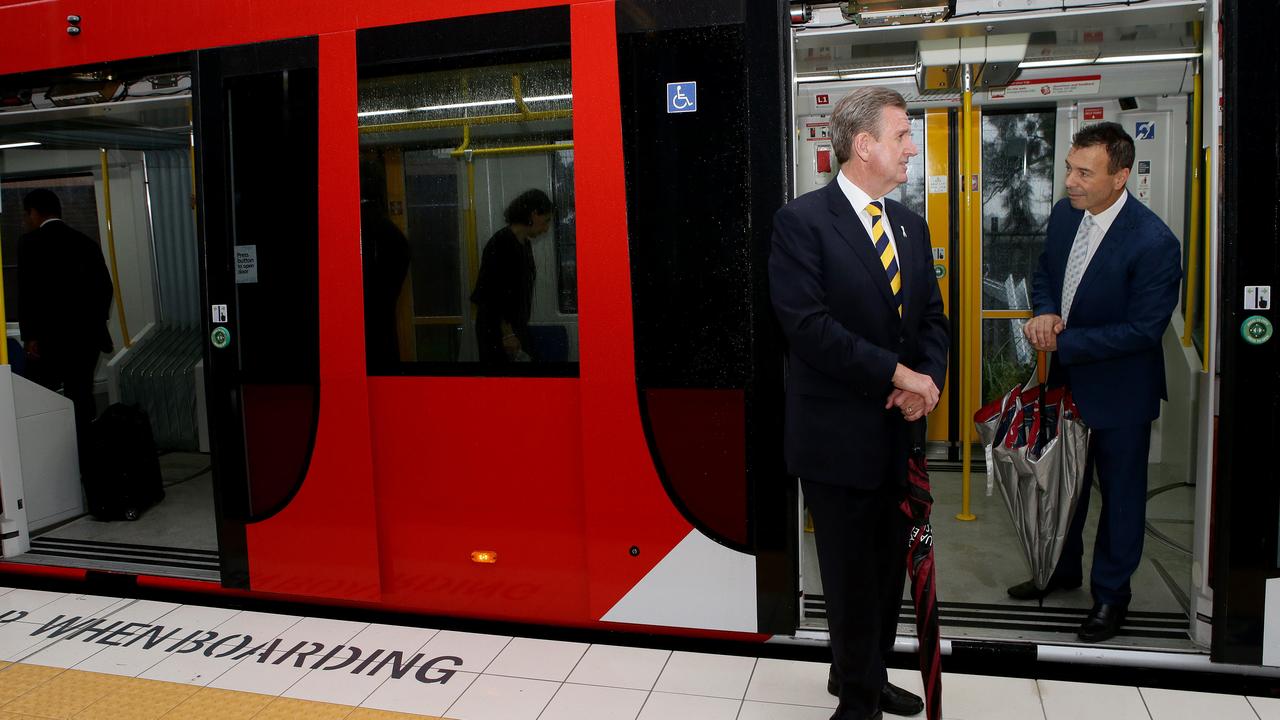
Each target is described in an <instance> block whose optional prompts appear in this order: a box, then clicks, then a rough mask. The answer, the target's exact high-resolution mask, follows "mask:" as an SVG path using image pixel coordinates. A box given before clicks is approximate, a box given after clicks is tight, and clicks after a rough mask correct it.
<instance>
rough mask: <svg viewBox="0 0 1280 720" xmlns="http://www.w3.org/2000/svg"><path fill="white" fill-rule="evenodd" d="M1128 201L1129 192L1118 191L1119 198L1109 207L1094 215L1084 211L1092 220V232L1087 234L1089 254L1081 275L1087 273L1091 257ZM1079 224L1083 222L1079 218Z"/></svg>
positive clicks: (1091, 260)
mask: <svg viewBox="0 0 1280 720" xmlns="http://www.w3.org/2000/svg"><path fill="white" fill-rule="evenodd" d="M1128 199H1129V191H1128V190H1122V191H1120V198H1119V199H1118V200H1116V201H1115V202H1113V203H1111V207H1109V208H1107V209H1106V210H1103V211H1102V212H1100V213H1098V214H1097V215H1094V214H1093V213H1091V212H1089V211H1088V210H1085V211H1084V214H1085V215H1088V216H1089V217H1091V218H1093V232H1091V233H1089V254H1088V256H1086V257H1085V261H1084V270H1082V271H1081V275H1082V276H1083V274H1084V273H1086V272H1089V263H1091V262H1093V256H1094V255H1095V254H1097V252H1098V246H1099V245H1101V244H1102V238H1104V237H1106V236H1107V231H1108V230H1110V229H1111V225H1112V223H1114V222H1115V221H1116V216H1117V215H1119V214H1120V208H1122V207H1124V203H1125V201H1126V200H1128ZM1080 222H1084V219H1083V218H1081V220H1080Z"/></svg>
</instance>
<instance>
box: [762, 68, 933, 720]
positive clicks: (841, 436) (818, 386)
mask: <svg viewBox="0 0 1280 720" xmlns="http://www.w3.org/2000/svg"><path fill="white" fill-rule="evenodd" d="M906 107H907V106H906V102H905V101H904V100H903V99H902V96H901V95H899V94H898V93H896V92H894V91H892V90H888V89H885V88H861V89H859V90H856V91H854V92H853V93H851V94H850V95H848V96H847V97H845V98H844V99H842V100H840V102H838V103H837V104H836V106H835V108H834V109H833V110H832V114H831V129H832V145H833V147H834V149H835V152H836V159H837V160H838V162H839V163H840V172H839V173H838V174H837V176H836V180H835V181H833V182H831V183H829V184H828V185H827V186H826V187H825V188H822V189H821V190H815V191H814V192H810V193H806V194H805V195H802V196H800V197H798V198H796V199H795V200H793V201H791V202H790V203H788V204H787V205H786V207H784V208H782V209H781V210H779V211H778V213H777V215H775V216H774V219H773V250H772V252H771V254H770V256H769V287H770V291H771V293H772V296H773V306H774V310H775V311H776V312H777V315H778V319H779V320H780V321H781V324H782V330H783V333H784V334H785V335H786V337H787V340H788V342H789V345H790V351H789V364H788V374H787V400H786V408H787V409H786V434H785V439H784V441H785V442H784V444H785V451H786V460H787V467H788V469H789V471H790V472H791V473H792V474H795V475H798V476H799V477H800V482H801V486H802V489H803V491H804V497H805V501H806V502H807V504H808V506H809V511H810V513H811V514H812V516H813V526H814V538H815V540H816V543H817V548H818V561H819V566H820V569H821V574H822V588H823V593H824V595H825V597H826V605H827V623H828V626H829V628H830V633H831V654H832V665H831V675H830V678H829V682H828V689H829V690H831V691H832V692H833V693H834V694H837V695H838V696H839V698H840V704H839V707H838V708H837V709H836V713H835V715H833V716H832V718H833V720H864V718H879V717H881V711H885V712H890V713H895V714H902V715H913V714H915V713H917V712H919V711H920V710H921V709H922V707H923V703H922V702H921V701H920V698H919V697H917V696H915V695H913V694H911V693H908V692H907V691H905V690H902V689H901V688H898V687H895V686H893V685H891V684H889V681H888V675H887V673H886V671H885V660H886V657H887V656H888V654H889V653H890V652H891V651H892V649H893V642H894V638H895V636H896V634H897V625H898V607H899V605H900V603H901V600H902V589H903V582H904V580H905V573H906V548H907V545H906V538H907V534H908V532H909V530H908V521H907V518H906V516H905V515H904V514H903V513H902V511H901V510H900V509H898V502H899V501H900V500H901V499H902V497H903V493H904V492H905V489H904V484H905V481H906V472H907V453H908V447H907V445H908V431H907V422H909V421H916V420H919V419H921V418H923V417H924V416H925V415H927V414H928V413H929V412H930V411H931V410H933V408H934V406H935V405H936V404H937V402H938V392H939V389H940V388H941V387H942V384H943V381H944V378H945V375H946V367H947V347H948V338H947V318H946V316H945V315H944V314H943V310H942V296H941V293H940V292H939V290H938V282H937V280H936V279H935V277H934V274H933V267H932V266H933V262H932V251H931V250H930V244H929V228H928V226H927V225H926V224H925V221H924V219H923V218H921V217H920V216H919V215H916V214H915V213H913V212H911V211H910V210H908V209H906V208H905V207H903V206H902V205H900V204H899V203H897V202H894V201H893V200H886V199H885V197H884V196H885V195H886V194H887V193H889V192H890V191H892V190H893V189H894V188H895V187H897V186H898V185H899V184H901V183H902V182H904V181H906V179H907V161H908V160H909V159H910V158H911V157H912V156H913V155H916V154H917V150H916V146H915V144H914V143H913V142H912V140H911V124H910V121H909V120H908V119H907V113H906Z"/></svg>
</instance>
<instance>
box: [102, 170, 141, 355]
mask: <svg viewBox="0 0 1280 720" xmlns="http://www.w3.org/2000/svg"><path fill="white" fill-rule="evenodd" d="M98 158H99V159H100V160H101V161H102V200H103V205H104V207H105V208H106V211H107V252H108V253H109V254H110V256H111V289H112V291H113V293H114V294H115V299H116V320H118V321H119V323H120V335H121V337H122V338H123V339H124V346H125V347H129V346H130V345H132V344H133V338H131V337H130V336H129V320H128V318H127V317H125V314H124V298H123V297H122V296H121V294H120V268H119V267H118V266H117V265H116V235H115V226H114V223H113V222H112V219H111V172H110V171H109V170H108V169H107V149H106V148H99V154H98Z"/></svg>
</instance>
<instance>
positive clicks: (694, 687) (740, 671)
mask: <svg viewBox="0 0 1280 720" xmlns="http://www.w3.org/2000/svg"><path fill="white" fill-rule="evenodd" d="M755 666H756V659H755V658H751V657H736V656H733V655H709V654H706V653H691V652H673V653H671V659H670V660H668V661H667V666H666V667H665V668H663V670H662V675H661V676H659V677H658V684H657V685H655V686H654V688H653V689H654V690H658V691H662V692H669V693H683V694H686V695H709V696H712V697H720V698H734V699H736V700H741V699H742V698H743V696H744V695H746V693H747V683H748V682H750V681H751V671H752V670H753V669H754V668H755Z"/></svg>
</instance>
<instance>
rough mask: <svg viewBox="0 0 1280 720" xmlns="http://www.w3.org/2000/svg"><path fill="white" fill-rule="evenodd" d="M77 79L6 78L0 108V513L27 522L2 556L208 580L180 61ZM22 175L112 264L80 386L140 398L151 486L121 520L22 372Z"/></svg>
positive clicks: (103, 400)
mask: <svg viewBox="0 0 1280 720" xmlns="http://www.w3.org/2000/svg"><path fill="white" fill-rule="evenodd" d="M77 80H78V82H76V81H72V82H61V83H54V82H50V83H49V84H46V85H44V86H42V87H34V88H27V89H25V91H22V92H13V93H7V94H8V95H9V96H10V97H11V98H12V99H13V100H14V102H6V103H5V108H4V111H3V112H0V134H2V135H3V137H4V138H5V140H4V142H3V143H0V144H3V145H5V146H6V149H5V150H4V151H3V155H2V157H0V173H2V180H0V182H2V189H0V192H2V193H3V204H4V212H3V214H0V223H2V226H0V227H2V229H0V232H2V233H3V242H4V246H3V250H4V280H5V282H4V286H5V290H6V298H5V300H6V303H5V306H6V307H7V309H8V311H7V321H8V328H7V329H8V343H9V346H8V350H9V359H10V362H11V367H12V369H13V373H12V385H11V387H12V397H13V399H14V403H15V408H16V413H15V414H16V417H17V427H16V433H14V434H12V435H9V434H6V437H5V440H6V450H7V451H9V452H10V455H9V457H20V466H19V468H17V470H18V471H19V472H15V473H11V474H10V476H9V478H8V479H7V482H6V483H5V487H4V494H5V496H6V499H9V498H13V497H18V498H21V499H22V501H23V502H22V503H20V504H19V505H18V511H17V512H13V513H6V516H7V517H9V518H17V521H19V522H22V523H24V524H25V525H26V527H25V528H22V530H23V532H20V533H19V537H20V538H21V539H22V540H26V539H27V538H28V532H29V542H23V543H21V547H17V548H15V547H6V552H5V555H6V559H10V558H14V559H20V560H21V561H22V562H28V563H35V564H52V565H70V566H78V567H88V568H96V569H104V570H120V571H126V572H156V573H161V574H165V575H173V576H178V577H187V578H197V579H215V580H216V579H217V578H218V576H219V564H218V543H217V537H216V524H215V519H214V510H213V507H214V505H213V500H214V498H213V485H212V473H211V465H210V458H209V454H208V450H209V448H208V428H207V421H206V414H205V404H204V401H205V398H204V382H203V361H202V345H203V344H202V340H201V335H202V330H201V328H202V325H201V322H200V311H199V305H200V260H199V256H198V247H197V244H196V231H195V227H196V226H195V217H194V210H195V204H194V203H195V196H194V194H193V190H192V185H193V183H192V181H193V173H192V132H191V120H190V110H189V108H190V73H188V72H182V71H181V68H175V69H174V72H168V73H155V74H150V75H148V76H147V77H144V78H138V79H135V80H132V81H129V82H123V81H120V80H113V79H109V78H106V77H93V78H77ZM7 99H9V98H7ZM103 100H114V102H110V103H106V102H102V101H103ZM36 188H48V189H51V190H53V191H54V192H55V193H56V194H57V195H58V196H59V199H60V201H61V203H62V207H63V218H64V219H65V221H66V222H67V223H68V224H69V225H71V226H72V227H74V228H75V229H77V230H80V231H81V232H83V233H85V234H87V235H88V236H89V237H90V238H92V239H93V240H96V241H97V242H98V243H99V244H100V245H101V247H102V249H103V255H104V260H105V262H106V263H107V264H108V267H109V269H110V270H111V272H112V278H113V280H114V286H115V293H114V294H115V300H116V301H115V302H114V304H113V306H112V309H111V317H110V321H109V329H110V332H111V337H112V344H113V347H114V349H113V352H111V353H109V354H103V355H101V356H100V360H99V363H98V366H97V369H96V373H95V384H94V390H95V400H96V404H97V407H98V409H99V410H102V409H104V408H105V407H106V406H107V405H108V404H111V403H129V404H136V405H139V406H140V407H142V408H143V409H144V410H145V411H146V413H147V415H148V418H149V420H150V423H151V429H152V435H153V437H154V439H155V443H156V446H157V448H158V449H159V450H160V451H161V455H160V467H161V472H162V475H163V482H164V491H165V499H164V500H163V502H161V503H160V504H159V505H157V506H156V507H153V508H151V509H149V510H147V511H146V512H145V514H144V515H143V516H142V518H141V519H139V520H138V521H136V522H103V521H98V520H96V519H94V518H93V517H92V516H89V515H88V514H87V507H86V505H85V499H84V496H83V494H82V492H81V485H80V477H79V465H78V461H77V459H76V457H75V455H76V453H75V447H76V445H75V429H74V425H73V424H71V413H70V405H69V402H68V401H66V400H65V399H64V398H62V397H61V396H59V395H58V394H57V392H55V390H51V389H48V388H45V387H42V386H41V385H39V384H37V383H35V382H33V381H32V380H30V379H28V378H27V377H24V372H26V371H27V370H28V368H26V367H25V366H26V362H25V357H24V353H23V348H22V345H21V344H19V342H18V341H19V339H20V331H19V330H20V321H21V312H22V310H21V298H19V297H18V282H17V279H18V247H19V237H20V236H21V235H22V234H23V233H25V232H26V231H27V228H26V227H25V226H24V223H23V213H22V201H23V198H24V196H25V195H26V193H28V192H30V191H31V190H33V189H36ZM28 374H29V373H28ZM15 475H16V476H17V477H15ZM13 529H18V528H13Z"/></svg>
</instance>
